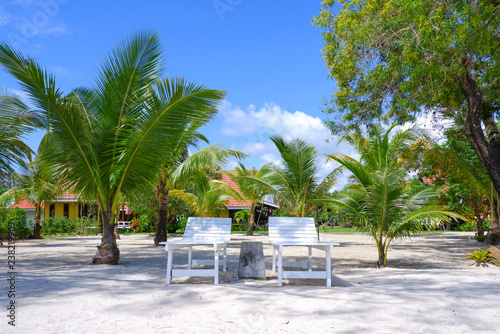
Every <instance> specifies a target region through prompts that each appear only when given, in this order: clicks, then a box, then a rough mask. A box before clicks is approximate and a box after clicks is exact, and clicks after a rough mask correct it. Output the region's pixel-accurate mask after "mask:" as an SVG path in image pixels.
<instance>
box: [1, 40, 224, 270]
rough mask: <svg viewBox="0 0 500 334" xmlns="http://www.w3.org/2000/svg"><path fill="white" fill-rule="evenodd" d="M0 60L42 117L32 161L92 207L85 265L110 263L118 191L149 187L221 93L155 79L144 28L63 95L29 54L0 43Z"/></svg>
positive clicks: (114, 252)
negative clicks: (89, 82)
mask: <svg viewBox="0 0 500 334" xmlns="http://www.w3.org/2000/svg"><path fill="white" fill-rule="evenodd" d="M0 64H2V65H3V67H4V68H5V69H6V70H7V72H9V73H10V74H12V75H13V76H14V77H15V78H16V79H17V80H18V81H19V82H20V84H21V86H22V88H23V89H24V90H25V92H26V93H27V94H28V95H29V96H30V98H31V99H32V101H33V102H34V104H35V106H36V107H37V108H38V110H39V111H40V112H42V113H43V115H45V117H46V119H47V122H48V131H49V133H48V136H47V147H46V150H44V152H43V153H42V154H41V155H40V159H41V160H42V161H45V162H47V163H48V164H50V165H52V166H54V168H55V169H56V172H57V173H59V175H60V177H61V179H62V181H63V183H65V184H68V185H71V186H72V189H73V190H74V192H75V193H76V194H78V195H81V196H83V197H85V198H94V199H95V200H96V201H97V203H98V204H99V207H100V213H101V218H102V222H103V235H102V239H101V245H100V246H98V251H97V254H96V256H95V257H94V259H93V261H92V263H94V264H101V263H107V264H117V263H118V261H119V254H120V252H119V250H118V247H117V244H116V236H115V234H114V225H115V223H116V217H117V214H118V211H119V207H120V204H121V202H120V196H124V197H125V198H127V197H128V198H130V197H131V196H133V195H134V194H137V193H140V192H141V191H143V189H144V188H148V187H149V188H150V189H151V190H153V189H154V185H155V184H154V183H155V181H156V180H157V175H158V173H159V172H160V170H161V167H162V166H163V158H164V155H165V154H166V153H167V152H168V151H169V149H170V148H172V147H173V146H175V143H176V142H177V138H178V137H179V136H182V134H183V133H184V132H185V131H186V129H188V128H189V126H190V124H191V123H192V122H202V123H203V122H208V121H209V120H210V119H211V118H212V117H213V115H214V114H215V113H216V107H217V105H218V104H219V103H220V101H221V100H222V99H223V98H224V95H225V93H224V92H222V91H218V90H211V89H207V88H205V87H203V86H199V85H196V84H194V83H189V82H188V81H186V80H184V79H182V78H174V79H169V78H164V79H162V80H160V79H159V77H160V74H161V70H162V57H161V50H160V41H159V38H158V36H157V34H155V33H151V32H147V31H146V32H139V33H137V34H134V35H133V36H132V37H130V38H128V39H125V40H124V41H123V42H122V43H121V44H119V45H118V46H117V47H116V48H115V49H113V50H112V52H111V53H110V55H109V56H108V58H107V59H106V60H105V61H104V62H103V63H102V68H101V70H100V72H99V73H98V76H97V80H96V82H95V83H94V85H93V86H92V87H90V88H78V89H75V90H74V91H73V92H72V93H71V94H69V95H68V96H63V94H62V92H61V91H60V89H58V88H57V85H56V82H55V78H54V77H53V76H52V75H51V74H49V73H48V72H47V71H46V70H44V69H42V68H41V67H40V66H39V65H38V64H37V63H36V62H35V61H34V60H33V59H30V58H28V57H24V56H23V55H22V54H21V53H19V52H17V51H15V50H13V49H11V48H10V47H9V46H8V45H6V44H4V43H2V44H0Z"/></svg>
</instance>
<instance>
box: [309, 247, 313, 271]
mask: <svg viewBox="0 0 500 334" xmlns="http://www.w3.org/2000/svg"><path fill="white" fill-rule="evenodd" d="M308 248H309V263H308V267H309V271H312V263H313V261H312V247H311V246H309V247H308Z"/></svg>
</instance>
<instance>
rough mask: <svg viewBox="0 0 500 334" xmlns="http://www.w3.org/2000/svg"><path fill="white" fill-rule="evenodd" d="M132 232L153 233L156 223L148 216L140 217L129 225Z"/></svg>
mask: <svg viewBox="0 0 500 334" xmlns="http://www.w3.org/2000/svg"><path fill="white" fill-rule="evenodd" d="M130 226H131V228H132V231H134V232H142V233H149V232H154V230H155V228H156V221H155V220H154V219H153V218H151V217H150V216H149V215H145V214H144V215H140V216H139V219H134V221H132V223H131V224H130Z"/></svg>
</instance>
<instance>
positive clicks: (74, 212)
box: [44, 202, 78, 219]
mask: <svg viewBox="0 0 500 334" xmlns="http://www.w3.org/2000/svg"><path fill="white" fill-rule="evenodd" d="M51 204H54V217H64V204H69V216H68V218H78V202H69V203H68V202H66V203H64V202H56V203H45V210H44V211H45V219H47V218H49V217H50V205H51Z"/></svg>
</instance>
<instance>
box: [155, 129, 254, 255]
mask: <svg viewBox="0 0 500 334" xmlns="http://www.w3.org/2000/svg"><path fill="white" fill-rule="evenodd" d="M193 128H194V127H193ZM196 138H200V139H203V141H205V142H208V140H206V138H204V137H202V136H201V135H200V134H198V133H195V132H191V131H186V134H185V135H184V137H183V138H180V139H179V141H178V143H177V149H176V150H172V151H171V152H169V155H168V159H169V161H168V162H167V163H165V165H164V168H163V170H162V171H161V173H160V177H159V181H158V183H157V185H156V194H157V196H158V201H159V215H158V217H159V218H158V224H157V227H156V234H155V239H154V243H155V245H159V243H160V242H163V241H167V220H168V219H169V216H170V215H169V210H168V203H169V198H170V192H171V191H172V190H174V187H176V186H179V187H180V185H181V184H185V183H186V182H188V181H189V180H190V177H191V176H193V174H197V172H198V171H199V170H209V171H211V170H217V169H220V168H221V166H223V165H225V164H226V163H227V162H228V158H229V157H234V158H237V159H241V158H244V157H245V154H243V153H242V152H240V151H236V150H231V149H227V148H225V147H223V146H222V145H220V144H214V145H211V146H208V147H206V148H204V149H202V150H199V151H197V152H196V153H194V154H192V155H191V156H189V154H188V153H189V152H188V151H187V147H188V145H191V146H194V144H195V142H194V141H193V139H196ZM177 196H178V197H179V196H180V195H177Z"/></svg>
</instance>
